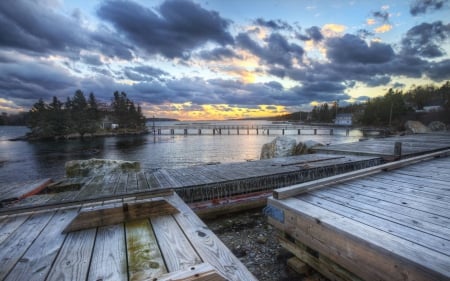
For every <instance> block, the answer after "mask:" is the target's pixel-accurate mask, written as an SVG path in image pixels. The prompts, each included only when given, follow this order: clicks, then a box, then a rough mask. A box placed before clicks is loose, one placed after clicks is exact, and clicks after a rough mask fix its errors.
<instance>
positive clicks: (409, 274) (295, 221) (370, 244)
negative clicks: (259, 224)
mask: <svg viewBox="0 0 450 281" xmlns="http://www.w3.org/2000/svg"><path fill="white" fill-rule="evenodd" d="M269 205H274V206H276V207H278V208H281V209H283V210H284V213H285V222H284V223H283V224H282V229H281V230H282V231H284V232H286V233H288V234H289V235H291V236H292V237H294V238H295V239H296V240H299V241H301V242H302V243H304V244H305V245H307V246H309V247H311V248H313V249H315V250H316V251H318V252H320V253H321V254H323V255H325V256H327V257H329V258H331V259H332V260H333V261H334V262H336V263H338V264H339V265H341V266H343V267H344V268H347V269H348V270H349V271H351V272H353V273H355V274H356V275H358V276H360V277H362V278H363V279H366V280H404V279H405V278H407V279H412V280H444V279H446V278H450V268H449V267H448V261H449V256H448V255H444V254H442V253H439V252H436V251H434V250H432V249H429V248H426V247H423V246H421V245H418V244H416V243H414V242H413V241H408V240H406V239H402V238H400V237H398V236H395V235H392V234H389V233H386V232H384V231H381V230H378V229H375V228H373V227H370V226H368V225H365V224H362V223H360V222H356V221H354V220H353V219H351V218H348V217H343V216H342V215H339V214H336V213H334V212H332V211H328V210H325V209H323V208H321V207H317V206H315V205H312V204H310V203H308V202H304V201H301V200H298V199H296V198H288V199H285V200H282V201H280V200H274V199H272V198H269Z"/></svg>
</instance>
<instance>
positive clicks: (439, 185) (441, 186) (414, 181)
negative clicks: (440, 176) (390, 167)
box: [373, 173, 450, 194]
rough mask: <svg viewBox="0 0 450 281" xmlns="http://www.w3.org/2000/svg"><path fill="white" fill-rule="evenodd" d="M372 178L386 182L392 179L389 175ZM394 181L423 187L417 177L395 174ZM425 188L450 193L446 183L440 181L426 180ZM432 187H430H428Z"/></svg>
mask: <svg viewBox="0 0 450 281" xmlns="http://www.w3.org/2000/svg"><path fill="white" fill-rule="evenodd" d="M373 178H384V179H387V180H392V177H391V176H390V175H389V174H377V175H374V176H373ZM395 180H396V181H399V182H404V183H407V184H411V185H417V186H419V187H421V186H423V185H422V182H421V181H419V180H418V178H417V177H415V176H411V175H402V174H399V173H397V174H396V175H395ZM425 184H426V186H427V188H430V190H433V189H435V190H434V191H435V192H439V193H442V192H444V193H445V194H447V193H448V192H449V191H450V186H449V185H448V182H446V181H440V180H435V179H427V180H426V182H425ZM430 184H431V185H432V186H431V187H430V186H429V185H430Z"/></svg>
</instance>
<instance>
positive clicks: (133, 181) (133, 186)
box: [127, 173, 139, 194]
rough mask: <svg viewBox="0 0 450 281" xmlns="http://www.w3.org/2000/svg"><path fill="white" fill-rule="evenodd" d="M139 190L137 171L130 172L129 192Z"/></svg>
mask: <svg viewBox="0 0 450 281" xmlns="http://www.w3.org/2000/svg"><path fill="white" fill-rule="evenodd" d="M138 190H139V188H138V180H137V175H136V173H128V182H127V193H128V194H131V193H135V192H137V191H138Z"/></svg>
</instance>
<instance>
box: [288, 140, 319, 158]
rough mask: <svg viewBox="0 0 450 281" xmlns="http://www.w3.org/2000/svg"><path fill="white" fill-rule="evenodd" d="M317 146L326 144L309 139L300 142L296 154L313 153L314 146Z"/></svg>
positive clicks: (296, 147)
mask: <svg viewBox="0 0 450 281" xmlns="http://www.w3.org/2000/svg"><path fill="white" fill-rule="evenodd" d="M315 146H324V145H323V143H320V142H317V141H313V140H307V141H305V142H299V143H298V144H297V145H296V146H295V151H294V155H302V154H310V153H313V151H312V148H313V147H315Z"/></svg>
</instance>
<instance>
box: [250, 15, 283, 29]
mask: <svg viewBox="0 0 450 281" xmlns="http://www.w3.org/2000/svg"><path fill="white" fill-rule="evenodd" d="M255 24H256V25H259V26H263V27H268V28H271V29H273V30H292V26H291V25H289V24H288V23H287V22H285V21H282V20H265V19H263V18H257V19H256V20H255Z"/></svg>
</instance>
